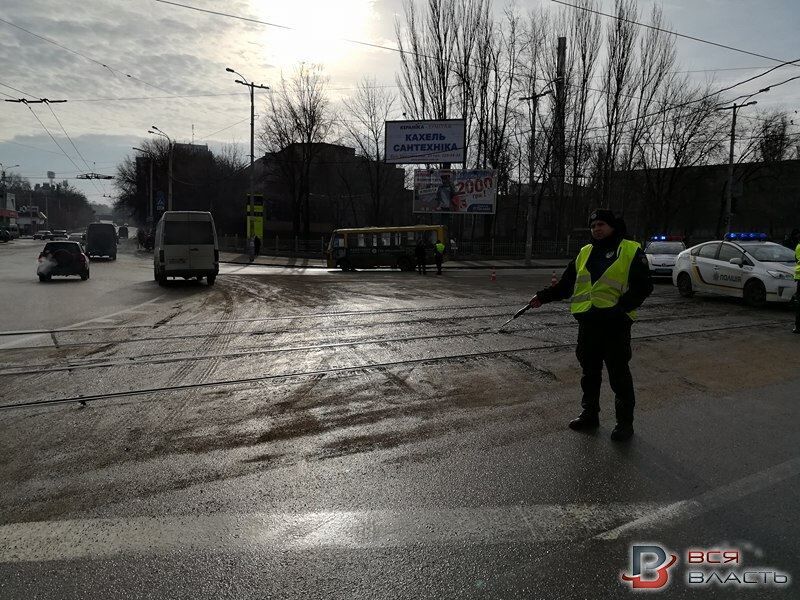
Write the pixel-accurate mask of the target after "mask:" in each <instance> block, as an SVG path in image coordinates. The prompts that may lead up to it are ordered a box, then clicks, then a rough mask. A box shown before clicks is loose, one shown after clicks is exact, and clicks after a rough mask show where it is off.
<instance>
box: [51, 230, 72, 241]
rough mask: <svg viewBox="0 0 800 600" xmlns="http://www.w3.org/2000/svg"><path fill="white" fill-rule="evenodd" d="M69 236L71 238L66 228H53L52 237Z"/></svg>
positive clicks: (63, 237) (65, 237)
mask: <svg viewBox="0 0 800 600" xmlns="http://www.w3.org/2000/svg"><path fill="white" fill-rule="evenodd" d="M67 238H69V234H68V233H67V230H66V229H53V236H52V237H51V238H50V239H51V240H66V239H67Z"/></svg>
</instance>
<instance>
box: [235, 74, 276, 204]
mask: <svg viewBox="0 0 800 600" xmlns="http://www.w3.org/2000/svg"><path fill="white" fill-rule="evenodd" d="M225 70H226V71H227V72H228V73H233V74H235V75H238V76H239V77H241V79H236V80H234V81H235V83H238V84H241V85H244V86H246V87H248V88H250V202H249V203H250V204H252V202H253V198H254V197H255V161H256V151H255V124H256V108H255V97H254V91H255V88H258V89H260V90H268V89H269V86H266V85H260V84H257V83H253V82H252V81H247V78H246V77H245V76H244V75H242V74H241V73H239V72H238V71H234V70H233V69H231V68H230V67H227V68H226V69H225Z"/></svg>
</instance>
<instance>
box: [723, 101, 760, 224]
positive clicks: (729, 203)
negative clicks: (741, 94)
mask: <svg viewBox="0 0 800 600" xmlns="http://www.w3.org/2000/svg"><path fill="white" fill-rule="evenodd" d="M766 89H768V88H765V89H764V90H760V91H766ZM753 104H757V102H756V101H755V100H753V101H752V102H747V103H746V104H736V103H735V102H734V103H733V105H732V106H724V107H722V108H718V109H717V110H730V111H733V118H732V119H731V147H730V154H729V156H728V189H727V190H726V191H727V193H726V194H725V233H730V232H731V221H732V217H731V214H732V212H733V146H734V144H735V143H736V111H737V110H738V109H740V108H744V107H745V106H752V105H753Z"/></svg>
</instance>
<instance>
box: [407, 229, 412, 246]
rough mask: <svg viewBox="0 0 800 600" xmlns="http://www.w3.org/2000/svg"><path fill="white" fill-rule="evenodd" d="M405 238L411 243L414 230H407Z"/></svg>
mask: <svg viewBox="0 0 800 600" xmlns="http://www.w3.org/2000/svg"><path fill="white" fill-rule="evenodd" d="M406 240H407V241H408V243H409V244H413V243H414V232H413V231H409V232H408V233H407V234H406Z"/></svg>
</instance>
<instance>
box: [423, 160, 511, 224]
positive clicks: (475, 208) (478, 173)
mask: <svg viewBox="0 0 800 600" xmlns="http://www.w3.org/2000/svg"><path fill="white" fill-rule="evenodd" d="M496 198H497V172H496V171H494V170H492V169H478V170H469V169H463V170H450V169H416V170H415V171H414V203H413V208H412V212H415V213H436V212H439V213H442V212H443V213H451V214H452V213H464V214H467V213H468V214H489V215H493V214H494V212H495V200H496Z"/></svg>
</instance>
